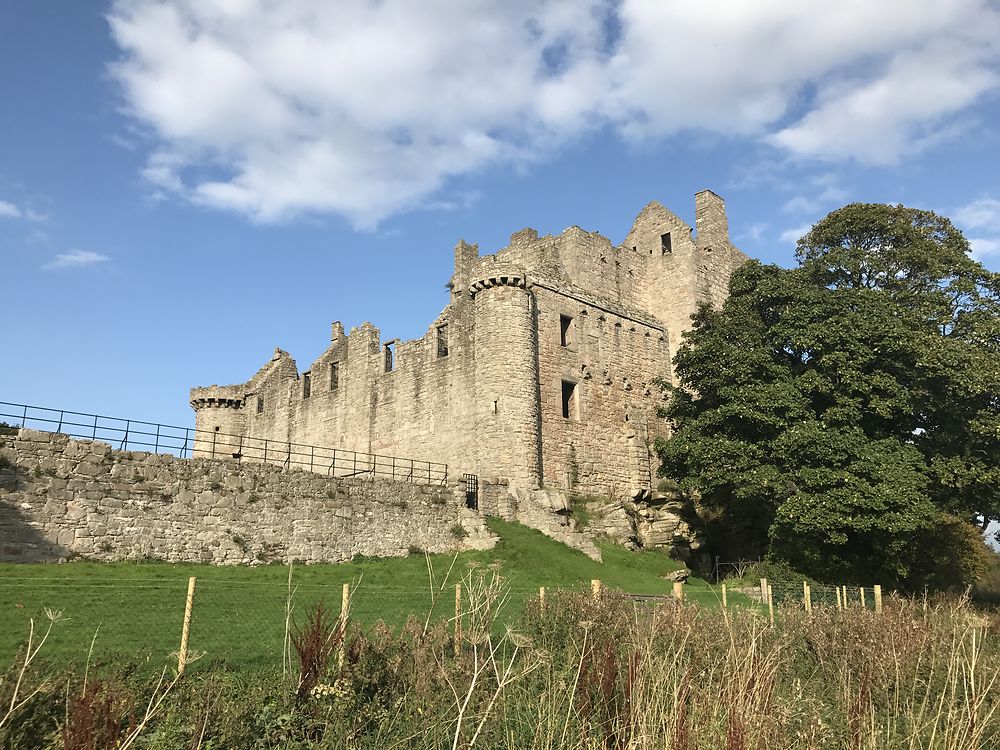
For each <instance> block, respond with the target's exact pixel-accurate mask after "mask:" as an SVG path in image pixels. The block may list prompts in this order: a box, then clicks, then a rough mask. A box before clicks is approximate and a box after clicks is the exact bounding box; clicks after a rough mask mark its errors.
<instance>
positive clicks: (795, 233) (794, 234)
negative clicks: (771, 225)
mask: <svg viewBox="0 0 1000 750" xmlns="http://www.w3.org/2000/svg"><path fill="white" fill-rule="evenodd" d="M810 229H812V224H803V225H802V226H798V227H790V228H788V229H786V230H785V231H784V232H782V233H781V234H779V235H778V239H779V240H781V241H782V242H784V243H786V244H789V245H794V244H796V243H797V242H798V241H799V239H800V238H801V237H803V236H804V235H805V234H806V233H807V232H808V231H809V230H810Z"/></svg>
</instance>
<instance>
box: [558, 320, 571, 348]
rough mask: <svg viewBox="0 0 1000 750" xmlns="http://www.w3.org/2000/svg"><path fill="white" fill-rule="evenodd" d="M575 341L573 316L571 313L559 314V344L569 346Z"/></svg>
mask: <svg viewBox="0 0 1000 750" xmlns="http://www.w3.org/2000/svg"><path fill="white" fill-rule="evenodd" d="M572 343H573V318H571V317H570V316H569V315H560V316H559V344H560V345H562V346H569V345H570V344H572Z"/></svg>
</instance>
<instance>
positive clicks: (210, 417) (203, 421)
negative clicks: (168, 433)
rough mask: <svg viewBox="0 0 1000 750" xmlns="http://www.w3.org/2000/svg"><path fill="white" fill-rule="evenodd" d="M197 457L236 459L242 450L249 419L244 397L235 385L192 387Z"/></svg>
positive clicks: (195, 452)
mask: <svg viewBox="0 0 1000 750" xmlns="http://www.w3.org/2000/svg"><path fill="white" fill-rule="evenodd" d="M191 408H192V409H194V414H195V417H194V428H195V439H194V450H193V453H192V456H193V457H195V458H234V457H235V456H237V455H238V454H239V453H240V446H241V445H242V443H243V434H244V431H245V429H246V420H245V417H244V412H243V397H242V396H241V395H240V394H239V393H238V392H237V391H236V390H235V389H234V388H233V387H232V386H210V387H208V388H192V389H191Z"/></svg>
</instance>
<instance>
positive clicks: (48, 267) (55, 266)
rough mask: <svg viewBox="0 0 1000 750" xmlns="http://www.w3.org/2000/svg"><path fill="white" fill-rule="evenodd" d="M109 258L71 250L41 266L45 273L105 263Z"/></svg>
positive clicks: (87, 251) (84, 251)
mask: <svg viewBox="0 0 1000 750" xmlns="http://www.w3.org/2000/svg"><path fill="white" fill-rule="evenodd" d="M109 260H111V258H109V257H108V256H107V255H101V254H100V253H95V252H92V251H90V250H71V251H70V252H68V253H61V254H59V255H57V256H56V257H55V258H53V259H52V260H51V261H49V262H48V263H46V264H45V265H44V266H42V269H43V270H45V271H61V270H64V269H68V268H85V267H87V266H93V265H95V264H98V263H107V262H108V261H109Z"/></svg>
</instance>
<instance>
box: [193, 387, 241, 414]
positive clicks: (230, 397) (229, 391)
mask: <svg viewBox="0 0 1000 750" xmlns="http://www.w3.org/2000/svg"><path fill="white" fill-rule="evenodd" d="M243 399H244V393H243V386H241V385H210V386H203V387H196V388H192V389H191V408H193V409H194V410H195V411H198V410H199V409H206V408H222V409H241V408H243Z"/></svg>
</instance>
